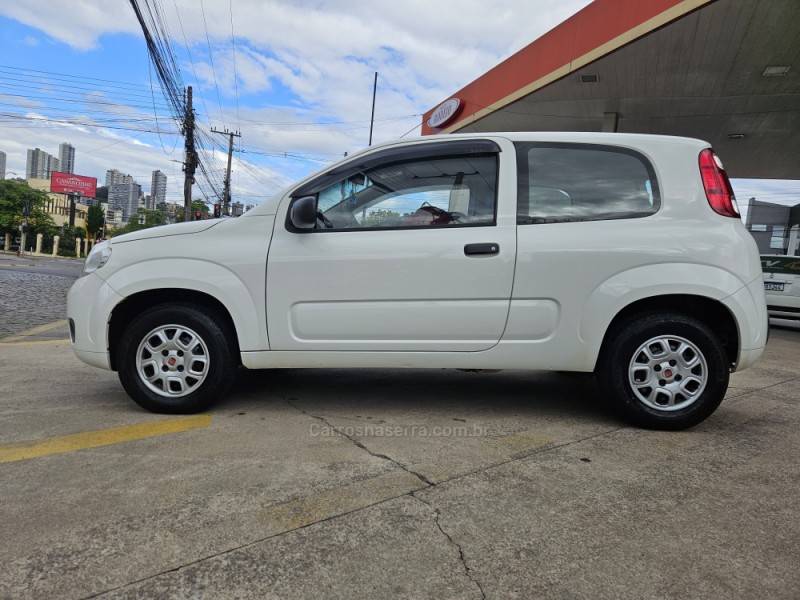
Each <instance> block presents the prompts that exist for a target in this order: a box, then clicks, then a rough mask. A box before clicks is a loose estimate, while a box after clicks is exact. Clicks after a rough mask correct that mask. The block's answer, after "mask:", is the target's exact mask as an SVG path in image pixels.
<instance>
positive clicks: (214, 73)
mask: <svg viewBox="0 0 800 600" xmlns="http://www.w3.org/2000/svg"><path fill="white" fill-rule="evenodd" d="M200 12H201V14H202V15H203V28H204V29H205V31H206V43H207V44H208V61H209V62H210V63H211V75H212V77H213V78H214V88H215V89H216V90H217V104H218V105H219V116H220V119H222V120H223V121H224V113H223V111H222V100H221V98H220V95H219V85H217V70H216V69H215V68H214V53H213V52H212V51H211V38H209V37H208V23H206V9H205V6H204V2H203V0H200ZM209 116H210V115H209Z"/></svg>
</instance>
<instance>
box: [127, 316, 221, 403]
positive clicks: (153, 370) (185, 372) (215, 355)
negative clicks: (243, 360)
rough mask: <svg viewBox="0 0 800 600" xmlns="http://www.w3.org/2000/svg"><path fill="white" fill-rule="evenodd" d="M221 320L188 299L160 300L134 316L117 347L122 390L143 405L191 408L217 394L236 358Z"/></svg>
mask: <svg viewBox="0 0 800 600" xmlns="http://www.w3.org/2000/svg"><path fill="white" fill-rule="evenodd" d="M232 333H233V332H230V331H227V328H226V327H225V326H224V320H223V319H220V318H219V316H218V315H215V314H213V313H212V314H209V313H208V311H205V310H202V309H201V308H200V307H196V306H194V305H190V304H162V305H158V306H155V307H153V308H151V309H149V310H148V311H146V312H145V313H143V314H141V315H139V316H138V317H137V318H136V319H134V320H133V321H132V322H131V323H130V324H129V325H128V327H127V328H126V329H125V331H124V333H123V335H122V338H121V340H120V342H119V348H118V353H117V356H118V361H117V362H118V370H119V378H120V381H121V382H122V386H123V387H124V388H125V391H126V392H128V395H130V397H131V398H133V400H134V401H135V402H136V403H137V404H139V405H140V406H142V407H143V408H146V409H147V410H150V411H153V412H160V413H194V412H199V411H202V410H205V409H206V408H208V407H209V406H210V405H211V404H213V403H214V402H216V401H217V400H219V399H221V398H222V397H223V396H224V395H225V394H226V393H227V391H228V390H229V389H230V386H231V384H232V383H233V381H234V378H235V372H236V369H237V361H236V357H235V353H234V351H233V350H232V346H233V345H232V343H231V335H232Z"/></svg>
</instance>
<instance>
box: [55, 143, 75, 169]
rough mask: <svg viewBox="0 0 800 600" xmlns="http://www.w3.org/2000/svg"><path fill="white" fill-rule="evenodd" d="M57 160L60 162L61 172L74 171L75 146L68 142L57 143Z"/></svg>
mask: <svg viewBox="0 0 800 600" xmlns="http://www.w3.org/2000/svg"><path fill="white" fill-rule="evenodd" d="M58 160H59V161H60V162H61V171H62V172H63V173H74V172H75V146H73V145H72V144H70V143H68V142H63V143H61V144H59V145H58Z"/></svg>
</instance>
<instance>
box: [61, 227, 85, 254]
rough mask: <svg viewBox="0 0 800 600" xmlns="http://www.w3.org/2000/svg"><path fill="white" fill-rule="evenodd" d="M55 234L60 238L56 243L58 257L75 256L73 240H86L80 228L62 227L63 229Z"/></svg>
mask: <svg viewBox="0 0 800 600" xmlns="http://www.w3.org/2000/svg"><path fill="white" fill-rule="evenodd" d="M57 234H58V236H59V238H60V239H59V242H58V255H59V256H75V239H76V238H80V239H82V240H84V239H86V232H85V231H84V230H83V228H82V227H69V226H68V225H64V227H62V228H61V229H59V230H57Z"/></svg>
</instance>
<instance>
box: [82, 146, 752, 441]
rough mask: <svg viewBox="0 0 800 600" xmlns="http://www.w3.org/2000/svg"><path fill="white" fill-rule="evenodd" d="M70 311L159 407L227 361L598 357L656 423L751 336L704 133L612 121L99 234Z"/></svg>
mask: <svg viewBox="0 0 800 600" xmlns="http://www.w3.org/2000/svg"><path fill="white" fill-rule="evenodd" d="M68 316H69V323H70V328H71V334H72V341H73V345H74V348H75V351H76V353H77V354H78V356H79V357H80V358H81V359H82V360H84V361H85V362H87V363H89V364H91V365H95V366H98V367H102V368H106V369H114V370H116V371H118V372H119V377H120V380H121V381H122V385H123V386H124V387H125V389H126V390H127V392H128V393H129V394H130V396H131V397H132V398H133V399H134V400H135V401H136V402H138V403H139V404H140V405H142V406H143V407H145V408H148V409H150V410H154V411H159V412H193V411H199V410H203V409H205V408H207V407H208V406H209V405H210V404H211V403H212V402H214V401H216V400H218V399H220V398H221V397H222V396H223V394H224V393H225V392H226V391H227V390H228V389H229V387H230V385H231V383H232V381H233V379H234V374H235V372H236V370H237V367H238V366H239V365H243V366H244V367H247V368H250V369H263V368H267V369H268V368H274V367H281V368H286V367H289V368H303V367H410V368H469V369H532V370H534V369H539V370H561V371H582V372H595V373H596V374H597V376H598V379H599V381H600V383H601V384H602V387H601V390H602V392H601V393H602V394H603V395H605V396H606V397H608V398H611V399H613V401H614V403H615V405H616V406H617V407H618V409H619V411H620V412H621V413H622V415H623V416H625V417H626V418H628V419H629V420H631V421H633V422H634V423H637V424H639V425H642V426H647V427H657V428H665V429H679V428H684V427H689V426H691V425H694V424H696V423H698V422H700V421H702V420H703V419H705V418H706V417H707V416H708V415H710V414H711V413H712V412H713V411H714V410H715V409H716V408H717V406H718V405H719V403H720V402H721V400H722V398H723V396H724V394H725V390H726V388H727V385H728V376H729V374H730V372H731V371H733V370H738V369H743V368H746V367H748V366H750V365H751V364H753V362H754V361H755V360H756V359H757V358H758V357H759V356H760V355H761V353H762V351H763V348H764V344H765V342H766V338H767V311H766V305H765V302H764V287H763V283H762V279H761V264H760V262H759V255H758V251H757V249H756V245H755V242H754V241H753V239H752V237H751V236H750V234H749V233H748V232H747V231H746V230H745V228H744V226H743V225H742V223H741V221H740V219H739V214H738V210H737V208H736V203H735V200H734V198H733V194H732V191H731V188H730V184H729V182H728V178H727V176H726V174H725V172H724V170H723V169H722V164H721V163H720V162H719V159H718V158H717V157H716V156H715V155H714V153H713V151H712V150H711V149H710V148H709V146H708V144H707V143H705V142H702V141H700V140H694V139H686V138H678V137H661V136H655V135H632V134H607V133H497V134H488V133H487V134H472V135H453V136H431V137H426V138H422V139H417V140H414V141H403V142H396V143H389V144H384V145H382V146H376V147H373V148H370V149H367V150H365V151H363V152H361V153H359V154H357V155H353V156H350V157H348V158H346V159H345V160H343V161H341V162H339V163H338V164H336V165H333V166H332V167H329V168H327V169H325V170H324V171H322V172H320V173H317V174H315V175H312V176H310V177H308V178H306V179H305V180H304V181H302V182H300V183H299V184H297V185H295V186H293V187H291V188H289V189H288V190H286V191H285V192H283V193H281V194H279V195H278V196H276V197H275V198H272V199H271V200H269V201H266V202H264V203H263V204H261V205H260V206H258V207H256V208H254V209H253V210H251V211H250V212H248V213H247V214H245V215H244V216H243V217H241V218H238V219H223V220H205V221H195V222H190V223H181V224H176V225H169V226H164V227H156V228H152V229H147V230H143V231H138V232H135V233H130V234H126V235H122V236H119V237H115V238H113V239H112V240H110V241H109V242H107V243H103V244H101V245H98V246H96V247H95V248H94V250H93V251H92V252H91V254H90V256H89V257H88V258H87V260H86V267H85V271H84V276H83V277H81V278H80V279H78V281H77V282H76V283H75V285H74V286H73V287H72V289H71V290H70V293H69V298H68ZM531 393H532V394H535V388H534V389H532V390H531Z"/></svg>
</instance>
